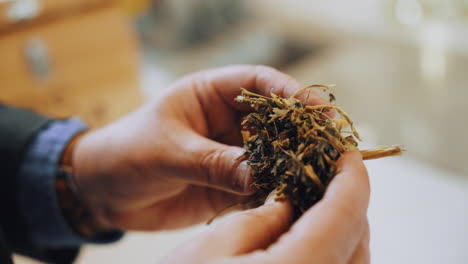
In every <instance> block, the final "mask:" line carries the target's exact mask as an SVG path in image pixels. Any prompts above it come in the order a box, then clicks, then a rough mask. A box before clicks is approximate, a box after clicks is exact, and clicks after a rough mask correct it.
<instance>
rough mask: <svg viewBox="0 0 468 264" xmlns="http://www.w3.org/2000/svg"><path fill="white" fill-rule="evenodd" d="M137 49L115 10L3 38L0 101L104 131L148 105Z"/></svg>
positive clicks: (90, 13)
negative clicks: (140, 81)
mask: <svg viewBox="0 0 468 264" xmlns="http://www.w3.org/2000/svg"><path fill="white" fill-rule="evenodd" d="M136 47H137V45H136V41H135V38H134V35H133V32H132V30H131V27H130V25H129V23H128V20H127V19H126V17H125V16H124V15H123V14H122V13H121V11H120V10H119V9H118V8H114V7H105V8H98V9H95V10H93V11H88V12H86V13H81V14H78V15H74V16H68V17H66V18H65V19H61V20H60V21H54V22H51V23H41V24H39V25H37V26H34V27H28V28H23V29H22V30H20V31H13V32H9V33H8V34H3V35H0V101H3V102H6V103H9V104H14V105H19V106H23V107H30V108H33V109H35V110H38V111H41V112H43V113H46V114H49V115H54V116H69V115H80V116H81V117H82V118H83V119H85V120H86V121H87V122H88V123H90V124H91V125H93V126H97V125H102V124H104V123H107V122H109V121H112V120H114V119H115V118H117V117H119V116H121V115H123V114H125V113H126V112H129V111H130V110H132V109H134V108H135V107H137V106H138V105H139V104H140V103H141V101H142V100H141V95H140V92H139V89H138V77H137V76H138V74H137V51H136V50H137V48H136Z"/></svg>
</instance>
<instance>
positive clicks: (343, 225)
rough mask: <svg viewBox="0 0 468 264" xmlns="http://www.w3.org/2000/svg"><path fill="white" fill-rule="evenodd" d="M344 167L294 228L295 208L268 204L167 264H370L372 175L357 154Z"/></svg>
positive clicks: (214, 232)
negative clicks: (370, 175) (368, 211)
mask: <svg viewBox="0 0 468 264" xmlns="http://www.w3.org/2000/svg"><path fill="white" fill-rule="evenodd" d="M339 166H340V167H341V168H342V171H341V172H340V173H339V174H338V175H337V176H336V177H335V179H334V180H333V181H332V182H331V184H330V185H329V187H328V189H327V191H326V193H325V196H324V197H323V199H322V200H321V201H319V202H318V203H317V204H316V205H314V206H313V207H312V208H310V209H309V210H308V211H307V212H305V213H304V215H302V217H301V218H299V219H298V220H297V221H296V222H295V223H294V224H293V225H292V226H291V227H290V224H291V221H292V208H291V206H290V205H289V204H288V203H285V202H274V201H273V200H269V201H267V203H266V204H265V205H263V206H261V207H259V208H256V209H252V210H248V211H245V212H243V213H240V214H238V215H235V216H233V217H231V218H228V219H226V220H225V221H224V222H221V223H219V224H217V225H215V226H213V227H212V228H211V229H209V230H207V232H206V233H204V234H202V235H200V236H199V237H198V238H196V239H195V240H193V241H190V242H188V243H187V244H185V245H183V246H181V247H179V248H178V249H176V250H175V251H174V252H173V253H172V254H171V255H169V257H168V258H166V259H165V260H164V261H163V263H187V261H188V260H190V263H223V264H231V263H232V264H234V263H235V264H250V263H252V264H253V263H295V264H301V263H320V264H322V263H327V264H329V263H360V264H361V263H369V261H370V260H369V226H368V223H367V216H366V212H367V206H368V203H369V192H370V188H369V179H368V176H367V171H366V168H365V167H364V164H363V163H362V158H361V156H360V154H359V153H358V152H348V153H345V154H344V155H343V156H342V157H341V158H340V160H339ZM288 229H289V230H288Z"/></svg>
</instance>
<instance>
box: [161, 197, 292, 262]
mask: <svg viewBox="0 0 468 264" xmlns="http://www.w3.org/2000/svg"><path fill="white" fill-rule="evenodd" d="M292 219H293V210H292V206H291V205H290V204H289V203H288V202H274V201H273V202H270V203H266V204H265V205H263V206H261V207H258V208H255V209H251V210H247V211H244V212H242V213H239V214H236V215H234V216H231V217H229V218H227V219H225V220H224V221H222V222H220V223H219V224H216V225H214V226H212V227H211V228H210V229H208V230H207V231H206V232H205V233H203V234H201V235H200V236H198V237H197V238H196V239H195V240H193V241H190V242H188V243H186V244H185V245H182V246H181V247H179V248H178V249H176V250H175V251H174V254H170V255H169V256H170V257H169V259H170V261H167V263H179V262H178V260H179V258H180V260H182V259H184V257H187V256H190V257H191V263H207V262H209V261H212V260H216V259H220V258H226V257H230V256H238V255H242V254H247V253H250V252H253V251H255V250H258V249H264V248H267V247H268V246H269V245H270V244H272V243H274V242H275V241H276V240H277V239H278V237H279V236H280V235H281V234H283V233H284V232H285V231H286V230H287V229H288V228H289V226H290V224H291V222H292ZM175 252H177V253H175ZM164 263H166V262H164ZM181 263H182V262H181Z"/></svg>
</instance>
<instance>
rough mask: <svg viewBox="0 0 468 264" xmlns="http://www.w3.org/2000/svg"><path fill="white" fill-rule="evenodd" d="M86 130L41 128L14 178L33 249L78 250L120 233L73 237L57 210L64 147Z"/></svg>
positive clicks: (73, 122) (77, 125)
mask: <svg viewBox="0 0 468 264" xmlns="http://www.w3.org/2000/svg"><path fill="white" fill-rule="evenodd" d="M85 129H86V126H85V125H84V124H83V122H81V121H80V120H79V119H69V120H57V121H53V122H51V123H49V124H48V125H47V126H46V127H44V128H43V129H42V130H41V131H40V133H39V134H38V136H37V137H36V138H35V140H34V141H33V142H31V144H30V145H29V146H28V149H27V151H26V153H25V155H24V158H23V161H22V163H21V166H20V168H19V173H18V178H17V187H18V190H17V192H16V193H17V201H18V204H19V208H18V209H19V213H20V215H21V217H22V218H23V219H24V222H25V225H26V226H25V228H26V230H27V232H28V233H29V235H30V239H31V241H32V243H33V244H34V245H35V247H38V248H44V249H47V250H49V249H61V248H77V247H79V246H81V245H82V244H85V243H109V242H114V241H117V240H119V239H120V238H121V237H122V235H123V233H122V232H118V231H115V232H109V233H106V234H103V235H102V236H99V237H94V238H93V239H87V238H85V237H82V236H80V235H79V234H77V233H75V232H74V231H73V230H72V229H71V228H70V226H68V224H67V222H66V220H65V219H64V217H63V216H62V213H61V210H60V208H59V205H58V202H57V197H56V191H55V177H56V175H57V169H58V164H59V161H60V157H61V155H62V152H63V151H64V150H65V147H66V145H67V143H68V142H69V141H70V140H71V139H72V138H73V137H74V136H75V135H76V134H77V133H79V132H81V131H83V130H85Z"/></svg>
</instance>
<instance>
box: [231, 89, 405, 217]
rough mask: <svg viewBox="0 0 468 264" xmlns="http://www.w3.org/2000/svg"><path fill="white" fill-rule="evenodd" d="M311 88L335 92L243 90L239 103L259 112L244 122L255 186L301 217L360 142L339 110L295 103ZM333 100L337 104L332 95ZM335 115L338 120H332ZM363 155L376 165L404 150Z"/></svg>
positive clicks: (322, 193) (319, 197) (390, 148)
mask: <svg viewBox="0 0 468 264" xmlns="http://www.w3.org/2000/svg"><path fill="white" fill-rule="evenodd" d="M310 88H320V89H323V90H327V91H329V87H327V86H324V85H312V86H308V87H304V88H303V89H300V90H299V91H297V92H296V93H295V94H294V95H292V96H291V97H290V98H282V97H280V96H278V95H276V94H274V93H271V96H270V97H267V96H262V95H259V94H255V93H252V92H249V91H247V90H245V89H242V94H241V95H240V96H238V97H237V98H236V101H238V102H242V103H249V104H250V105H251V107H252V108H253V109H254V110H255V111H254V112H252V113H250V114H249V115H247V116H246V117H245V118H244V120H243V122H242V126H243V130H242V131H241V133H242V136H243V140H244V148H245V150H246V152H245V156H246V158H247V163H248V164H249V165H250V166H251V167H252V168H253V170H252V176H253V178H254V180H255V182H254V186H256V187H258V188H259V189H260V192H259V194H258V195H259V196H260V197H265V196H266V195H267V194H268V193H270V192H271V191H273V190H274V189H276V190H277V199H285V198H287V199H288V200H290V201H291V202H292V204H293V205H294V207H295V210H296V214H297V215H300V214H302V213H303V212H304V211H306V210H307V209H308V208H309V207H311V206H312V205H313V204H315V203H316V202H317V201H318V200H320V199H321V198H322V196H323V195H324V193H325V189H326V187H327V186H328V184H329V183H330V181H331V180H332V179H333V177H334V176H335V175H336V174H337V173H338V171H337V170H338V168H337V160H338V158H339V157H340V156H341V154H342V153H343V152H345V151H348V150H357V149H358V148H357V146H358V143H357V140H360V137H359V134H358V132H357V131H356V129H355V128H354V125H353V121H352V119H351V118H350V117H349V116H348V115H347V114H346V113H345V112H344V111H343V110H342V109H341V108H339V107H338V106H336V105H334V104H332V105H315V106H309V105H305V104H304V103H302V102H301V101H299V100H298V99H296V98H295V97H296V96H297V95H298V94H299V93H301V92H303V91H304V90H306V89H310ZM330 99H331V100H330V101H332V100H333V99H334V96H333V94H332V93H330ZM330 110H334V111H335V112H336V113H337V117H335V118H331V117H330V116H329V115H327V112H329V111H330ZM338 117H339V118H338ZM345 129H348V131H346V130H345ZM361 153H362V154H363V157H364V159H373V158H380V157H385V156H393V155H400V154H401V153H402V150H401V149H400V147H386V148H380V149H375V150H366V151H361Z"/></svg>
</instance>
